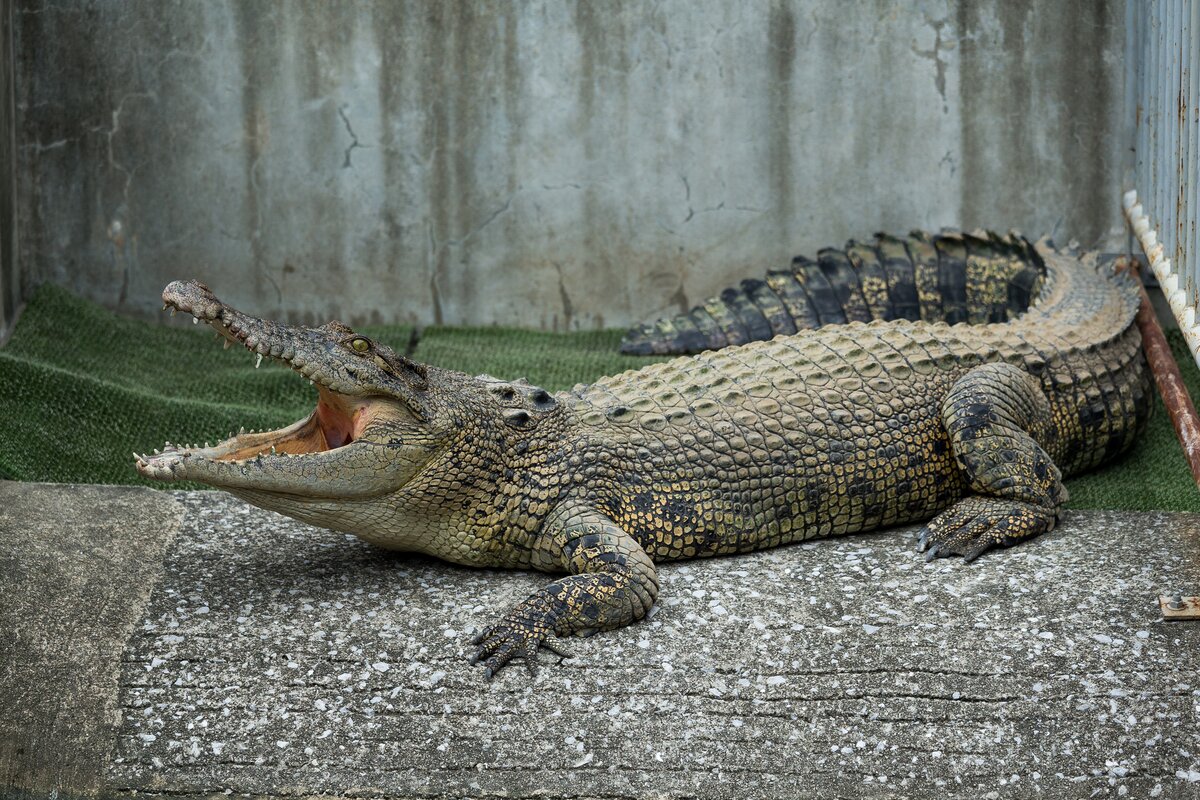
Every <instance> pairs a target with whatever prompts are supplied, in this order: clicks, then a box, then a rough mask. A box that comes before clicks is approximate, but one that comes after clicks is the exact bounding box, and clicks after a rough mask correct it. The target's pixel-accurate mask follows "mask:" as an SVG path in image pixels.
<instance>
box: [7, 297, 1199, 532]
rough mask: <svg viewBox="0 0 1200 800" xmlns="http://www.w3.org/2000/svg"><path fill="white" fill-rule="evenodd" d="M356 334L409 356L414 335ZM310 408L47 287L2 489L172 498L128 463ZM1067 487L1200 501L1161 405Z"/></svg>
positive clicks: (189, 336) (576, 366) (1106, 499)
mask: <svg viewBox="0 0 1200 800" xmlns="http://www.w3.org/2000/svg"><path fill="white" fill-rule="evenodd" d="M363 332H364V333H366V334H367V335H369V336H372V337H374V338H377V339H379V340H380V341H383V342H386V343H388V344H390V345H391V346H392V347H394V348H396V349H397V350H399V351H401V352H403V350H404V348H405V347H406V346H407V345H408V343H409V340H410V334H411V329H409V328H406V327H371V328H364V329H363ZM1168 338H1169V340H1170V342H1171V347H1172V349H1173V350H1174V351H1175V354H1176V357H1177V359H1178V360H1179V363H1180V364H1181V365H1183V367H1182V371H1183V374H1184V378H1185V379H1186V381H1187V384H1188V389H1189V391H1191V392H1192V395H1193V396H1197V393H1198V392H1200V373H1198V372H1197V370H1196V368H1195V366H1194V365H1193V363H1192V360H1191V357H1190V355H1189V354H1188V352H1187V348H1186V346H1185V345H1184V342H1183V338H1182V336H1180V335H1179V333H1178V331H1172V332H1170V333H1169V334H1168ZM620 339H621V332H620V331H598V332H587V333H566V334H551V333H536V332H532V331H519V330H508V329H502V328H438V327H435V328H428V329H426V330H425V331H424V333H423V336H422V337H421V339H420V342H419V343H418V345H417V348H416V351H415V353H414V356H415V357H416V358H417V359H418V360H421V361H425V362H427V363H430V364H437V365H439V366H444V367H451V368H454V369H459V370H462V371H464V372H468V373H471V374H478V373H481V372H486V373H488V374H491V375H495V376H497V377H502V378H518V377H522V376H523V377H527V378H529V380H530V381H532V382H533V383H536V384H539V385H541V386H545V387H546V388H548V389H551V390H554V389H565V388H570V387H571V386H572V385H574V384H576V383H580V382H586V381H591V380H594V379H595V378H597V377H599V376H601V375H605V374H611V373H614V372H620V371H622V370H626V369H632V368H636V367H638V366H641V365H644V364H646V363H648V360H647V359H644V358H634V357H631V356H621V355H619V354H618V353H617V352H616V350H617V344H618V342H619V341H620ZM660 360H661V359H660ZM313 396H314V394H313V389H312V387H310V386H309V385H308V384H307V383H306V382H305V381H303V380H300V379H299V378H297V376H296V375H295V374H293V373H292V372H291V371H290V370H288V369H286V368H285V367H282V366H279V365H276V364H268V363H264V364H263V366H262V368H261V369H257V370H256V369H254V362H253V359H252V358H251V357H250V356H249V355H248V354H247V353H244V352H240V351H238V350H229V351H224V350H223V349H222V348H221V346H220V344H219V343H218V342H217V341H215V340H214V335H213V333H212V332H211V331H206V330H198V329H197V330H193V329H192V328H191V327H190V326H184V327H166V326H159V325H153V324H150V323H145V322H137V321H134V320H129V319H125V318H122V317H119V316H117V315H115V314H113V313H111V312H109V311H107V310H105V309H102V308H100V307H99V306H96V305H93V304H91V303H88V302H85V301H83V300H80V299H78V298H76V297H74V296H72V295H70V294H69V293H67V292H66V291H64V290H63V289H60V288H58V287H55V286H49V285H47V286H43V287H42V288H41V289H39V290H38V292H37V293H36V294H35V295H34V297H33V299H32V300H31V301H30V303H29V305H28V307H27V308H26V309H25V312H24V313H23V314H22V315H21V319H20V321H19V322H18V324H17V328H16V330H15V331H14V332H13V335H12V338H11V340H10V341H9V343H8V345H7V346H6V347H5V348H3V349H0V478H8V479H12V480H24V481H53V482H82V483H127V484H145V485H148V486H155V487H159V488H162V487H164V486H174V487H178V486H180V484H159V483H151V482H149V481H145V480H143V479H142V478H141V477H139V476H138V475H137V473H136V472H135V471H134V469H133V457H132V455H131V451H133V450H137V451H138V452H143V451H148V450H152V449H153V448H155V447H161V446H162V443H163V441H165V440H170V441H204V440H206V439H207V440H212V441H215V440H217V439H220V438H224V437H225V436H226V435H227V434H228V433H229V432H230V431H231V430H236V429H237V428H238V426H241V425H244V426H245V427H247V428H268V427H279V426H282V425H286V424H288V423H290V422H293V421H295V420H296V419H299V418H300V417H301V416H303V415H305V414H307V413H308V412H309V411H310V410H311V409H312V405H313ZM1156 402H1157V401H1156ZM1067 486H1068V488H1069V489H1070V490H1071V503H1070V505H1071V506H1072V507H1075V508H1119V509H1132V510H1149V509H1164V510H1176V511H1200V491H1197V489H1196V486H1195V485H1194V484H1193V483H1192V478H1191V473H1190V472H1189V471H1188V468H1187V465H1186V463H1185V461H1184V458H1183V453H1182V451H1181V450H1180V448H1179V444H1178V442H1177V441H1176V440H1175V435H1174V432H1173V431H1172V430H1171V426H1170V422H1169V421H1168V419H1167V415H1166V412H1165V411H1164V410H1163V408H1162V404H1161V403H1159V404H1158V408H1157V409H1156V411H1155V414H1154V417H1153V420H1152V422H1151V425H1150V427H1149V429H1148V430H1147V431H1146V434H1145V436H1144V437H1143V439H1142V441H1141V442H1139V443H1138V445H1137V447H1136V448H1135V449H1134V450H1133V451H1132V452H1131V453H1129V454H1128V455H1127V456H1126V457H1125V458H1123V459H1122V460H1121V461H1119V462H1117V463H1115V464H1113V465H1112V466H1109V467H1107V468H1105V469H1103V470H1099V471H1097V472H1093V473H1091V474H1088V475H1083V476H1080V477H1077V478H1075V479H1073V480H1071V481H1069V482H1068V484H1067Z"/></svg>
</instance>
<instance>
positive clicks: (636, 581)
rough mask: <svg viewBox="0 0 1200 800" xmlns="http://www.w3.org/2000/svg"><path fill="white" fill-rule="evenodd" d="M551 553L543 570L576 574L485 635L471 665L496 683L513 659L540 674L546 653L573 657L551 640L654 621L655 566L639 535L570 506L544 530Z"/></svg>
mask: <svg viewBox="0 0 1200 800" xmlns="http://www.w3.org/2000/svg"><path fill="white" fill-rule="evenodd" d="M543 531H544V532H543V534H542V535H543V537H544V538H543V540H542V541H543V542H544V544H545V546H544V547H543V548H541V549H540V550H539V551H538V558H537V560H536V563H535V566H537V567H538V568H539V569H545V570H548V571H553V570H563V571H566V572H569V573H571V574H570V575H567V576H565V577H563V578H560V579H559V580H557V581H555V582H554V583H551V584H550V585H548V586H545V587H543V588H542V589H540V590H539V591H537V592H534V593H533V594H532V595H530V596H529V597H528V598H526V599H525V600H523V601H521V602H520V603H518V604H517V605H516V606H514V607H513V609H512V610H511V611H509V612H508V613H507V614H505V615H504V617H503V618H502V619H501V620H500V622H498V623H497V624H495V625H493V626H492V627H490V628H488V629H487V630H485V631H484V632H483V633H481V634H479V635H478V636H476V637H475V639H474V640H473V641H472V644H475V645H479V649H478V650H477V651H476V653H475V655H474V656H473V657H472V658H471V663H472V664H475V663H478V662H480V661H482V662H483V664H484V676H485V677H488V678H490V677H492V675H493V674H495V673H496V671H497V670H499V669H500V668H501V667H503V666H504V665H505V664H506V663H508V662H509V661H510V660H511V659H513V658H523V659H525V665H526V666H527V667H528V668H529V671H530V672H533V671H534V670H535V665H536V663H537V661H536V658H537V651H538V648H539V647H545V648H546V649H547V650H550V651H552V652H555V653H558V654H559V655H565V653H562V651H560V650H559V649H558V648H556V647H555V646H554V645H552V644H550V643H548V642H547V641H546V639H547V637H549V636H551V635H557V636H569V635H571V634H573V633H578V634H585V633H591V632H594V631H602V630H611V629H613V628H620V627H623V626H625V625H628V624H630V623H631V622H634V621H636V620H639V619H641V618H642V617H644V616H646V613H647V612H648V611H649V610H650V607H651V606H653V605H654V600H655V598H656V597H657V596H658V575H657V573H656V572H655V570H654V562H653V561H652V560H651V559H650V556H649V555H647V554H646V551H645V550H643V549H642V547H641V545H639V544H638V543H637V542H636V541H635V540H634V538H633V537H632V536H630V535H629V534H628V533H626V532H625V531H624V530H622V529H621V528H620V526H618V525H617V524H616V523H615V522H613V521H612V520H611V519H609V518H608V517H607V516H605V515H604V514H601V513H600V512H598V511H595V510H594V509H591V508H588V507H587V506H584V505H581V504H577V503H575V502H567V503H565V504H563V505H561V506H559V507H558V508H556V509H555V510H554V511H552V512H551V514H550V517H549V518H548V519H547V520H546V523H545V526H544V528H543Z"/></svg>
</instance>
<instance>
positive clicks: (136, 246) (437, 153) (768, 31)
mask: <svg viewBox="0 0 1200 800" xmlns="http://www.w3.org/2000/svg"><path fill="white" fill-rule="evenodd" d="M1124 15H1125V4H1124V2H1123V0H1099V1H1097V0H1065V1H1064V2H1055V3H1034V2H1032V0H1028V1H1027V2H1012V1H1011V0H980V1H979V2H968V1H967V0H962V2H958V3H955V2H938V1H936V0H931V1H930V2H923V3H912V4H906V3H895V2H882V1H881V2H873V3H842V2H838V1H837V0H819V1H817V2H806V3H799V2H796V3H787V2H774V3H766V2H738V3H729V2H725V1H724V0H666V1H665V2H659V3H622V4H619V5H618V4H599V3H560V2H549V1H547V2H521V3H500V2H493V3H483V2H461V3H458V2H455V3H450V2H447V3H440V2H407V3H400V2H396V3H384V2H378V3H371V4H330V3H324V2H287V3H250V2H205V3H165V2H158V0H143V1H141V2H122V3H85V2H69V3H67V2H64V3H54V2H49V3H46V2H41V0H18V14H17V20H16V28H17V54H18V73H17V79H18V86H17V96H18V123H19V125H18V136H19V147H20V151H19V152H20V171H19V193H18V200H19V204H20V207H21V209H22V218H21V226H20V231H19V233H20V248H21V250H20V252H21V256H22V258H23V260H24V268H25V271H26V285H27V286H32V285H35V284H38V283H40V282H43V281H55V282H58V283H62V284H65V285H67V286H69V287H71V288H73V289H75V290H77V291H79V292H81V293H83V294H85V295H87V296H90V297H93V298H96V299H99V300H101V301H103V302H105V303H107V304H109V305H111V306H114V307H120V308H123V309H126V310H129V311H133V312H138V313H145V314H150V313H153V312H154V310H156V309H157V308H158V303H157V295H158V292H159V291H160V289H161V287H162V285H163V284H164V283H166V282H167V281H168V280H170V279H173V278H177V277H184V276H196V277H199V278H201V279H203V280H206V281H207V282H209V283H210V284H211V285H213V286H214V287H215V288H218V289H219V290H220V292H221V294H222V297H228V298H229V299H230V300H231V301H232V302H235V303H239V304H242V305H244V306H246V307H248V308H249V309H253V310H255V311H257V312H260V313H263V314H269V315H279V314H283V315H285V316H288V317H290V318H292V319H308V320H315V319H318V318H326V317H327V316H338V317H340V318H342V319H343V320H345V321H347V322H350V323H355V322H363V321H371V322H381V321H382V322H391V321H395V322H417V323H433V322H443V323H447V324H470V323H475V324H491V323H500V324H507V325H521V326H529V327H542V328H553V329H563V328H590V327H596V326H620V325H625V324H627V323H629V322H631V321H634V320H637V319H640V318H644V317H647V316H649V315H652V314H655V313H658V312H662V311H665V310H671V309H674V308H676V307H684V306H687V305H689V304H691V303H694V302H696V301H699V300H700V299H702V298H703V297H704V296H705V295H707V294H709V293H711V292H713V291H715V290H717V289H719V288H721V287H722V286H724V285H726V284H728V283H729V282H731V281H732V280H733V279H734V278H736V277H740V276H743V275H749V274H759V273H761V272H763V271H765V269H767V268H768V267H771V266H776V265H781V264H783V263H785V259H786V258H787V257H789V256H790V255H791V254H793V253H795V252H804V251H811V250H814V249H815V248H817V247H819V246H822V245H825V244H831V243H840V242H841V241H843V240H844V239H845V238H847V237H850V236H855V235H867V234H870V233H872V232H874V231H875V230H877V229H884V230H891V231H904V230H906V229H908V228H911V227H916V226H921V227H938V226H943V225H954V226H966V227H972V226H981V225H986V226H993V227H998V228H1007V227H1017V228H1020V229H1022V230H1023V231H1025V232H1027V233H1031V234H1040V233H1044V232H1048V233H1053V234H1054V235H1056V237H1057V238H1059V239H1060V240H1066V239H1069V238H1077V239H1079V240H1080V241H1081V242H1083V243H1085V244H1092V243H1102V240H1106V239H1107V240H1109V241H1108V243H1109V244H1111V243H1113V242H1119V241H1120V238H1119V232H1120V217H1119V214H1118V211H1117V201H1118V197H1119V190H1120V184H1119V182H1120V178H1121V171H1122V170H1121V167H1122V159H1123V148H1124V147H1125V144H1126V143H1127V142H1128V140H1129V137H1128V130H1127V124H1126V121H1124V120H1122V115H1121V110H1122V102H1123V98H1122V77H1123V71H1124V66H1123V43H1124V34H1123V31H1122V30H1121V23H1122V21H1123V20H1124Z"/></svg>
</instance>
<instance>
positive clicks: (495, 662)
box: [471, 617, 571, 679]
mask: <svg viewBox="0 0 1200 800" xmlns="http://www.w3.org/2000/svg"><path fill="white" fill-rule="evenodd" d="M551 635H553V632H552V630H551V629H550V628H549V627H548V626H546V625H539V624H536V623H535V622H534V621H532V620H529V619H521V618H517V619H511V618H509V617H505V618H504V619H502V620H501V621H500V622H499V623H498V624H496V625H493V626H492V627H490V628H488V629H487V630H485V631H483V632H482V633H480V634H478V635H477V636H475V638H473V639H472V640H471V644H473V645H478V646H479V649H478V650H476V651H475V655H473V656H471V663H472V664H478V663H480V662H481V661H482V662H483V677H485V678H488V679H490V678H491V677H492V676H493V675H495V674H496V673H497V672H499V671H500V668H501V667H503V666H504V665H505V664H507V663H508V662H509V661H511V660H512V659H513V658H523V659H525V666H526V668H527V669H528V670H529V674H530V675H536V674H537V665H538V661H537V653H538V648H540V647H544V648H546V649H547V650H549V651H550V652H551V653H554V654H555V655H557V656H559V657H560V658H571V654H570V653H569V652H568V651H566V650H564V649H562V648H561V647H559V646H558V645H557V644H555V643H553V642H551V641H547V637H548V636H551Z"/></svg>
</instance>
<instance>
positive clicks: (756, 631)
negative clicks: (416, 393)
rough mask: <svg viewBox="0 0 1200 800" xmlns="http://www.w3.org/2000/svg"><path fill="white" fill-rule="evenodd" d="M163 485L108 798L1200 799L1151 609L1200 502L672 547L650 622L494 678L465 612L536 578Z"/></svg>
mask: <svg viewBox="0 0 1200 800" xmlns="http://www.w3.org/2000/svg"><path fill="white" fill-rule="evenodd" d="M174 496H175V497H176V498H177V499H178V500H179V502H180V503H181V504H182V505H183V507H184V508H185V513H184V521H183V523H182V529H181V531H180V534H179V535H178V536H177V537H176V538H175V539H174V541H173V542H172V544H171V545H170V547H169V549H168V552H167V555H166V559H165V567H164V571H163V577H162V579H161V582H160V583H159V584H158V585H157V586H156V588H155V589H154V591H153V593H152V595H151V597H150V600H149V604H148V606H147V607H146V612H145V615H144V618H143V619H142V620H141V621H140V622H139V623H138V624H137V626H136V628H135V630H134V634H133V636H132V637H131V638H130V640H129V642H128V645H127V648H126V651H125V654H124V658H123V664H122V667H121V675H120V690H119V703H120V709H119V710H120V712H121V714H122V721H121V726H120V729H119V731H118V733H117V739H116V744H115V747H114V749H113V751H112V754H111V758H110V759H109V761H108V763H107V766H106V767H105V772H104V775H103V782H102V786H103V789H102V793H103V794H106V795H113V794H115V795H122V794H126V793H129V794H132V793H133V792H135V791H136V792H138V793H150V794H155V793H163V794H172V795H177V796H178V795H182V796H191V795H197V796H199V795H208V794H210V793H218V794H220V793H225V792H231V793H233V794H243V793H245V794H252V795H263V796H272V797H274V796H282V795H288V796H295V795H301V796H303V795H310V794H329V795H339V796H354V797H381V796H389V797H390V796H403V797H432V796H459V795H465V796H506V797H528V796H533V795H539V796H547V795H548V796H570V797H588V796H602V797H647V796H697V797H747V796H750V797H760V796H762V797H797V796H810V797H822V798H826V797H841V796H844V797H857V796H913V795H934V796H962V797H987V796H994V797H1025V796H1030V795H1038V796H1046V797H1088V796H1109V795H1111V796H1122V795H1126V794H1127V795H1128V796H1130V797H1150V796H1163V797H1177V796H1200V683H1198V679H1197V677H1196V676H1197V674H1200V625H1191V624H1188V623H1164V622H1163V621H1162V619H1161V616H1160V614H1159V612H1158V607H1157V603H1156V596H1157V595H1158V594H1159V593H1160V592H1162V591H1165V590H1171V589H1175V588H1177V587H1178V588H1181V589H1187V588H1188V587H1197V586H1200V517H1196V516H1189V515H1181V514H1133V513H1079V512H1075V513H1072V514H1070V515H1069V516H1068V517H1067V518H1066V520H1065V522H1064V524H1063V525H1062V526H1061V527H1060V529H1059V530H1057V531H1055V532H1054V533H1053V534H1051V535H1049V536H1046V537H1043V538H1042V539H1040V540H1038V541H1035V542H1030V543H1028V544H1026V545H1022V546H1021V547H1017V548H1014V549H1012V550H1010V551H1007V552H1003V553H997V554H994V555H989V556H986V557H984V558H982V559H980V560H979V561H978V562H976V563H975V564H971V565H964V564H963V563H961V561H959V560H951V561H939V562H935V563H933V564H929V565H926V564H925V563H924V562H923V561H922V559H921V558H920V556H919V555H918V554H917V553H916V551H915V544H916V536H915V532H914V530H913V529H908V530H902V531H892V532H887V533H882V534H874V535H867V536H855V537H848V538H844V539H840V540H834V539H830V540H821V541H816V542H812V543H808V544H805V545H800V546H796V547H791V548H785V549H781V550H777V551H770V552H764V553H759V554H753V555H749V556H742V557H737V558H728V559H721V560H710V561H699V562H691V563H680V564H667V565H662V566H661V573H660V575H661V581H662V594H661V598H660V604H659V607H658V608H657V609H656V613H655V614H654V616H653V617H652V618H651V619H650V620H649V621H647V622H644V623H640V624H638V625H635V626H633V627H630V628H627V629H625V630H622V631H617V632H613V633H608V634H602V635H599V636H596V637H593V638H591V639H586V640H575V641H572V642H570V648H571V649H572V650H573V652H574V653H575V658H572V659H569V660H565V661H563V662H562V663H557V661H558V659H556V658H553V657H551V656H550V655H549V654H546V655H545V656H544V657H543V667H542V670H541V672H540V674H539V675H538V677H536V678H530V677H529V675H528V674H527V673H526V672H525V671H524V669H523V668H521V667H520V666H519V665H518V666H517V667H515V668H509V669H506V670H505V671H503V672H502V673H501V674H500V675H499V676H498V677H497V679H496V680H494V681H493V682H491V683H487V682H485V681H484V680H483V678H482V675H481V670H480V669H479V668H473V667H470V666H469V665H468V664H467V663H466V660H465V658H466V655H467V653H468V648H467V646H466V640H467V639H468V638H469V635H470V632H471V631H472V630H474V629H478V628H481V627H483V626H485V625H487V624H489V623H490V622H491V621H492V620H493V619H494V618H495V617H496V616H498V615H499V614H500V613H502V612H503V610H505V609H506V608H507V607H508V606H509V605H510V604H512V603H514V602H516V601H517V600H519V599H520V598H522V597H523V596H525V595H526V594H527V593H529V592H530V591H532V590H533V589H535V588H536V587H538V586H539V585H541V584H542V583H543V582H544V581H545V577H544V576H540V575H537V574H534V573H519V572H491V571H479V570H468V569H462V568H457V567H453V566H449V565H445V564H441V563H437V562H434V561H430V560H427V559H423V558H416V557H411V556H404V555H396V554H389V553H385V552H381V551H379V550H376V549H373V548H371V547H369V546H367V545H364V544H361V543H359V542H358V541H357V540H355V539H353V538H352V537H346V536H342V535H339V534H333V533H329V532H324V531H318V530H315V529H312V528H309V527H306V526H304V525H301V524H299V523H295V522H292V521H290V520H287V519H284V518H282V517H279V516H276V515H273V514H269V513H266V512H262V511H259V510H256V509H252V508H250V507H248V506H245V505H243V504H242V503H240V502H239V501H236V500H234V499H233V498H231V497H229V496H227V495H222V494H217V493H178V494H175V495H174Z"/></svg>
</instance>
